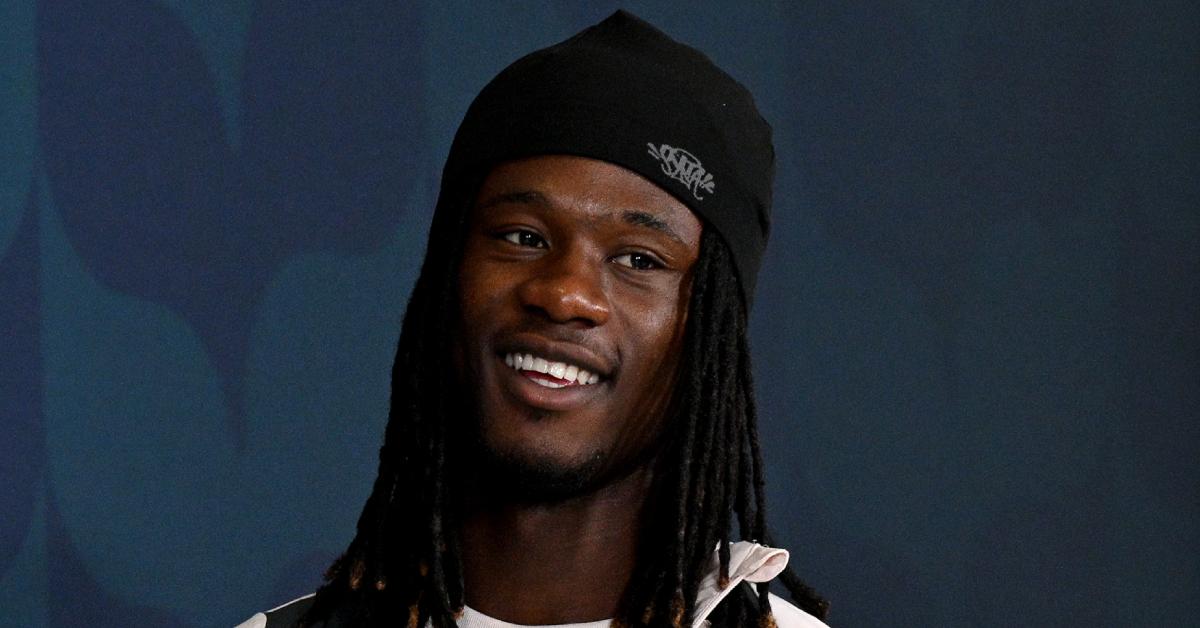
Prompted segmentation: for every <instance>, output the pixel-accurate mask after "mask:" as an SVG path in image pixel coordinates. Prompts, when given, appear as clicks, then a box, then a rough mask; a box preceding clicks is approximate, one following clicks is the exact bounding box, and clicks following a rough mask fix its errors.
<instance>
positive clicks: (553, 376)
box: [500, 353, 608, 412]
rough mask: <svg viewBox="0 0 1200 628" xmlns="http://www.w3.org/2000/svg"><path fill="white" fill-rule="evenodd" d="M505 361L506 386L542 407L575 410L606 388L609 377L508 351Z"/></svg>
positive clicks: (528, 401) (536, 406)
mask: <svg viewBox="0 0 1200 628" xmlns="http://www.w3.org/2000/svg"><path fill="white" fill-rule="evenodd" d="M504 364H505V366H506V367H507V368H505V369H503V372H504V374H503V375H501V377H500V379H501V382H502V385H503V387H504V389H505V390H506V391H507V392H508V393H509V394H510V395H512V396H513V397H515V398H516V399H517V400H518V401H520V402H521V403H523V404H525V405H529V406H533V407H535V408H540V409H542V410H549V411H553V412H562V411H566V410H573V409H576V408H579V407H582V406H583V405H585V404H587V403H589V402H590V401H591V400H592V399H593V398H594V397H596V395H598V394H599V393H600V392H601V391H602V390H604V389H607V383H608V381H607V379H605V378H602V377H600V376H599V375H597V374H595V373H591V372H589V371H587V370H586V369H582V368H580V367H579V366H577V365H574V364H570V363H567V362H561V361H551V360H547V359H545V358H541V357H538V356H536V355H533V354H528V353H526V354H521V353H507V354H505V355H504Z"/></svg>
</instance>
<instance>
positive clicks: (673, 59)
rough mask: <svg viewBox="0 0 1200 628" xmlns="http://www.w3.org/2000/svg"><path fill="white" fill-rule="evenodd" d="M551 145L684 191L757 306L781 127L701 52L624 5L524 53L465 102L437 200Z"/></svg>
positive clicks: (746, 298)
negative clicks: (775, 134) (774, 127)
mask: <svg viewBox="0 0 1200 628" xmlns="http://www.w3.org/2000/svg"><path fill="white" fill-rule="evenodd" d="M546 154H565V155H576V156H581V157H590V158H593V159H599V160H602V161H607V162H610V163H613V164H616V165H618V166H622V167H624V168H626V169H628V170H631V171H633V172H636V173H637V174H639V175H641V176H642V177H645V178H646V179H648V180H650V181H652V182H653V183H655V184H656V185H657V186H658V187H660V188H662V189H663V190H665V191H667V192H669V193H670V194H671V195H673V196H674V197H675V198H677V199H678V200H679V201H680V202H682V203H683V204H684V205H686V206H687V207H688V208H690V209H691V210H692V212H694V213H695V214H696V215H697V216H699V217H700V218H702V219H703V221H704V222H705V223H706V224H707V225H709V226H711V227H712V228H714V229H715V230H716V231H717V232H718V233H719V234H720V235H721V237H722V238H723V239H724V241H725V243H726V244H727V245H728V246H729V249H730V251H731V252H732V254H733V259H734V263H735V265H736V267H737V268H736V270H737V275H738V279H739V282H740V286H741V290H742V302H743V305H744V306H745V307H746V309H747V310H749V306H750V301H751V297H752V295H753V294H754V284H755V277H756V276H757V274H758V268H759V265H760V263H761V262H762V255H763V250H764V248H765V247H766V242H767V232H768V228H769V224H770V209H771V184H772V180H773V178H774V172H775V151H774V148H773V147H772V144H771V127H770V126H769V125H768V124H767V122H766V121H765V120H763V118H762V116H761V115H760V114H759V113H758V109H757V108H756V107H755V105H754V99H753V97H752V96H751V95H750V92H748V91H747V90H746V88H745V87H743V86H742V85H741V84H740V83H738V82H737V81H736V80H734V79H733V78H732V77H730V76H729V75H728V74H726V73H725V72H723V71H722V70H721V69H720V68H718V67H717V66H716V65H714V64H713V62H712V61H711V60H709V59H708V57H706V56H705V55H704V54H703V53H701V52H699V51H698V50H696V49H694V48H691V47H689V46H686V45H684V44H681V43H679V42H677V41H675V40H673V39H671V38H670V37H669V36H667V35H666V34H664V33H663V32H662V31H660V30H658V29H657V28H655V27H653V26H651V25H650V24H648V23H646V22H644V21H642V20H641V19H639V18H638V17H636V16H634V15H632V14H630V13H628V12H626V11H617V12H616V13H614V14H613V15H611V16H610V17H608V18H607V19H605V20H604V21H602V22H600V23H599V24H596V25H594V26H591V27H589V28H587V29H585V30H584V31H582V32H580V33H579V34H577V35H575V36H574V37H571V38H570V39H567V40H566V41H563V42H561V43H559V44H556V45H553V46H550V47H548V48H544V49H542V50H538V51H536V52H533V53H530V54H529V55H526V56H525V57H522V58H521V59H518V60H517V61H516V62H514V63H513V64H512V65H510V66H508V67H507V68H505V69H504V70H503V71H501V72H500V74H498V75H497V76H496V77H495V78H494V79H492V81H491V82H490V83H488V85H487V86H486V87H484V88H483V91H482V92H480V94H479V96H478V97H476V98H475V101H474V102H473V103H472V104H471V106H470V108H469V109H468V110H467V114H466V116H465V118H464V119H463V122H462V124H461V125H460V126H459V129H458V133H457V134H456V135H455V138H454V143H453V145H452V146H451V149H450V155H449V157H448V158H447V161H446V166H445V169H444V171H443V174H442V191H441V196H440V197H439V209H438V211H439V212H441V211H444V210H446V209H448V207H446V204H445V201H447V200H448V199H450V198H456V197H458V195H461V194H462V192H463V190H464V189H472V190H474V189H477V186H478V183H479V182H480V181H482V178H483V177H484V176H485V175H486V174H487V173H488V172H490V170H491V169H492V168H494V167H495V166H496V165H497V164H499V163H501V162H504V161H509V160H513V159H519V158H522V157H530V156H534V155H546ZM459 200H460V201H461V199H459ZM456 204H457V202H456ZM459 211H461V209H459Z"/></svg>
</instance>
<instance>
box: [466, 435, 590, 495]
mask: <svg viewBox="0 0 1200 628" xmlns="http://www.w3.org/2000/svg"><path fill="white" fill-rule="evenodd" d="M482 440H483V441H484V442H483V443H481V447H480V450H479V451H477V454H478V456H477V457H476V460H477V462H478V464H477V465H476V467H475V468H476V475H477V478H478V483H479V485H480V487H481V488H482V489H483V491H484V493H483V494H484V495H493V496H495V497H497V498H500V499H504V500H507V501H518V502H527V503H544V502H559V501H564V500H567V499H570V498H572V497H577V496H579V495H584V494H586V493H589V492H591V491H592V490H594V489H595V488H597V484H598V481H599V480H600V478H601V477H602V471H603V469H604V466H605V465H604V462H605V459H606V456H605V455H604V452H601V451H593V452H591V453H584V454H575V455H565V454H561V453H555V452H549V451H545V450H541V449H536V448H531V447H530V446H529V444H528V443H507V444H502V443H497V442H495V441H494V440H493V439H490V438H487V437H486V436H485V437H484V438H483V439H482Z"/></svg>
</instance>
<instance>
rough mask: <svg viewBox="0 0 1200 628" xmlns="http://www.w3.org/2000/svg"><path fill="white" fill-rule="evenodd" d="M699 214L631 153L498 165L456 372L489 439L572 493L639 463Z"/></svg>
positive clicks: (665, 392)
mask: <svg viewBox="0 0 1200 628" xmlns="http://www.w3.org/2000/svg"><path fill="white" fill-rule="evenodd" d="M700 233H701V224H700V221H699V220H698V219H697V218H696V217H695V216H694V215H693V214H692V213H691V211H690V210H688V208H687V207H686V206H684V205H683V204H682V203H680V202H679V201H677V200H676V199H675V198H674V197H672V196H671V195H670V194H668V193H666V192H664V191H663V190H661V189H660V188H658V187H657V186H656V185H654V184H653V183H650V182H649V181H647V180H646V179H643V178H642V177H641V176H639V175H637V174H635V173H633V172H631V171H629V170H626V169H624V168H621V167H619V166H616V165H613V164H610V163H607V162H602V161H597V160H593V159H586V158H582V157H569V156H542V157H535V158H529V159H523V160H519V161H514V162H509V163H505V164H502V165H500V166H498V167H497V168H496V169H495V170H493V171H492V172H491V173H490V174H489V175H488V177H487V178H486V179H485V181H484V182H483V185H482V188H481V189H480V192H479V195H478V196H477V198H476V202H475V205H474V207H473V209H472V211H471V214H470V219H469V225H468V231H467V236H466V242H465V249H464V252H463V260H462V268H461V272H460V276H459V282H460V283H459V304H460V307H461V319H460V321H459V330H458V334H457V338H456V343H457V345H456V347H457V355H456V356H455V358H456V360H457V365H458V370H459V376H460V383H461V385H462V387H463V390H464V391H470V393H468V394H472V395H473V401H474V409H475V411H476V414H477V417H478V421H479V423H478V428H479V434H478V436H479V437H480V439H481V440H482V443H483V445H484V447H485V450H486V452H487V453H488V455H489V457H490V458H492V459H493V460H494V461H498V462H499V463H501V466H504V467H506V468H507V469H508V470H515V471H516V472H517V473H518V474H520V476H521V477H522V479H523V481H528V482H532V483H533V484H537V483H539V482H540V483H542V484H544V485H545V486H542V487H528V488H529V489H530V490H532V491H534V492H542V493H547V494H555V495H561V496H566V495H568V494H572V493H574V492H578V491H581V490H585V489H587V488H589V487H593V486H594V485H595V484H596V483H598V482H603V481H604V480H605V479H606V478H609V477H612V476H614V475H616V474H620V473H623V472H627V471H628V470H631V469H632V468H635V466H636V465H637V464H640V463H641V462H643V461H644V460H645V459H646V455H647V454H648V453H649V452H650V451H651V449H652V447H653V446H654V445H655V444H656V442H657V439H658V436H659V435H660V433H661V431H662V426H663V424H664V418H665V414H666V411H667V405H668V403H669V401H670V398H671V395H672V390H673V388H674V385H675V375H676V371H677V368H678V362H679V354H680V345H681V341H682V337H683V328H684V321H685V319H686V317H687V303H688V295H689V293H690V286H691V269H692V266H693V265H694V264H695V261H696V258H697V256H698V255H699V250H700Z"/></svg>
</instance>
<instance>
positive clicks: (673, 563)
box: [301, 212, 828, 628]
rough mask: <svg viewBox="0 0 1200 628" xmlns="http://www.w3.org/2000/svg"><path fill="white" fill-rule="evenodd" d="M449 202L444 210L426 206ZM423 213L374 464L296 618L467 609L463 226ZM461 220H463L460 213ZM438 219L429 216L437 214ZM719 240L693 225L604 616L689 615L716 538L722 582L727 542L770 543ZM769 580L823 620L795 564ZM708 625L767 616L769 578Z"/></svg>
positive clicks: (740, 312) (661, 622)
mask: <svg viewBox="0 0 1200 628" xmlns="http://www.w3.org/2000/svg"><path fill="white" fill-rule="evenodd" d="M439 213H442V214H443V215H444V214H448V213H451V212H439ZM447 220H448V219H446V218H444V217H443V218H438V217H436V215H435V220H434V226H433V229H432V231H431V235H430V240H429V243H430V244H429V250H428V252H427V256H426V261H425V264H424V266H423V267H422V270H421V276H420V277H419V278H418V280H417V285H416V286H415V288H414V290H413V295H412V298H411V300H410V302H409V306H408V310H407V313H406V315H405V318H404V323H403V326H402V329H401V334H400V341H399V343H398V347H397V351H396V359H395V362H394V365H393V368H392V399H391V409H390V412H389V417H388V425H387V429H386V433H385V437H384V445H383V447H382V448H381V449H380V452H379V475H378V477H377V478H376V480H375V485H374V488H373V489H372V492H371V495H370V497H369V498H368V499H367V503H366V506H365V507H364V508H363V512H362V514H361V516H360V517H359V521H358V531H357V534H356V535H355V537H354V540H353V541H352V542H351V543H350V546H349V548H348V549H347V551H346V553H345V554H343V555H342V556H341V557H340V558H338V559H337V560H336V561H335V562H334V563H333V565H332V566H330V568H329V570H328V572H327V573H326V584H325V585H324V586H322V587H321V588H320V589H319V590H318V592H317V594H316V597H315V601H314V603H313V605H312V607H311V608H310V609H309V611H308V612H307V613H306V615H305V617H304V619H303V620H302V621H301V625H303V626H318V625H320V622H321V621H322V620H324V619H325V618H328V617H330V616H331V615H333V614H335V613H336V614H337V615H338V616H339V619H341V620H342V621H344V622H345V623H346V624H347V625H353V626H383V625H388V626H392V625H401V624H403V625H407V626H408V628H420V627H423V626H425V625H426V624H427V623H428V624H430V625H432V626H433V627H434V628H448V627H451V626H455V618H456V617H457V616H458V615H459V614H461V612H462V609H463V606H464V592H463V582H462V556H461V553H460V548H459V544H458V535H457V521H455V517H456V516H457V512H456V509H455V508H453V507H451V506H450V504H451V503H452V501H453V500H452V498H453V496H452V495H451V494H450V492H451V491H450V490H448V489H450V485H451V484H452V482H450V481H448V478H450V477H451V475H450V474H448V473H447V470H446V453H447V450H446V440H447V439H446V436H447V433H446V432H447V430H446V428H447V425H448V424H450V422H451V416H450V413H451V412H453V409H452V407H451V404H450V402H449V400H450V399H451V398H452V397H451V395H450V391H449V390H448V389H447V384H446V382H450V381H453V374H452V373H451V372H450V371H449V368H450V367H449V366H448V365H439V366H434V367H433V368H431V364H430V360H428V359H427V357H428V356H431V355H448V354H449V351H450V337H451V333H452V331H453V330H452V329H451V325H452V323H453V321H454V320H455V317H454V316H453V315H452V313H453V312H455V311H456V309H455V308H456V307H457V305H456V299H457V294H456V292H457V291H456V287H457V286H456V283H455V282H454V281H451V280H447V278H449V277H455V276H457V260H458V258H459V257H460V255H461V246H462V238H459V237H445V236H446V235H448V234H449V233H450V232H451V229H457V228H458V227H460V226H461V224H459V225H455V224H453V222H452V221H451V222H447ZM460 220H461V217H460ZM439 223H441V224H439ZM739 290H740V288H739V285H738V281H737V279H736V275H735V272H734V265H733V261H732V258H731V255H730V253H729V250H728V248H727V246H726V244H725V243H724V241H723V240H722V239H721V238H720V236H718V235H717V234H716V232H715V230H713V229H710V228H706V229H704V232H703V235H702V239H701V247H700V257H699V258H698V260H697V262H696V265H695V269H694V273H693V283H692V291H691V298H690V303H689V310H688V312H689V313H688V320H687V329H686V330H685V341H684V348H683V352H684V354H683V359H682V360H681V367H680V368H681V372H680V374H679V380H678V384H677V389H676V392H675V403H674V404H673V406H672V407H673V408H675V409H676V413H675V416H674V417H673V418H672V419H671V422H670V423H669V426H668V430H669V432H670V434H671V437H670V441H669V442H668V443H666V445H665V447H664V451H663V454H662V455H660V456H659V458H658V468H657V469H656V473H655V475H654V486H653V487H652V489H651V490H652V491H653V493H654V497H655V499H651V500H649V503H652V504H660V505H665V506H666V507H669V508H670V510H669V511H666V512H663V511H658V512H650V513H648V514H647V521H646V525H645V526H644V530H643V532H642V536H641V538H640V539H639V541H638V542H639V549H640V551H639V556H641V557H642V558H641V559H639V562H638V564H637V565H636V567H635V571H634V574H633V577H632V578H631V580H630V583H629V584H628V586H627V587H626V592H625V594H624V597H623V602H622V608H621V610H620V612H619V614H618V616H617V617H616V619H615V622H614V625H620V626H625V627H629V628H639V627H640V628H659V627H671V628H681V627H682V626H686V625H690V623H691V621H692V616H693V613H694V612H695V610H696V609H695V608H694V604H695V599H696V595H697V592H698V590H699V587H700V583H701V580H702V579H703V577H704V576H705V574H706V573H708V571H709V564H710V561H711V560H712V556H713V548H714V547H716V548H718V550H717V560H718V565H719V578H720V581H721V584H724V583H726V582H727V581H728V578H729V560H730V557H729V543H730V541H731V540H733V537H732V533H733V530H732V527H733V526H732V524H733V520H734V518H736V520H737V525H738V535H739V537H740V538H741V539H745V540H753V541H760V542H764V543H770V537H769V535H768V533H767V528H766V500H765V494H764V481H763V463H762V456H761V451H760V447H759V443H758V431H757V425H756V423H757V421H756V413H755V404H754V390H753V381H752V377H751V364H750V354H749V348H748V343H747V337H746V317H745V311H744V306H743V305H742V301H741V295H740V292H739ZM781 581H782V582H783V584H784V587H785V588H786V589H787V590H788V592H789V593H790V596H791V598H792V599H793V601H794V602H795V603H796V604H797V605H798V606H799V607H800V608H802V609H804V610H805V611H807V612H808V613H810V614H812V615H814V616H816V617H819V618H824V617H825V615H826V612H827V609H828V604H827V603H826V602H825V600H823V599H821V598H820V597H819V596H817V595H816V594H815V593H814V592H813V590H812V589H811V588H809V587H808V586H807V585H805V584H804V583H803V582H802V581H801V580H800V579H799V578H797V577H796V576H795V575H794V574H793V573H791V572H790V570H789V571H785V573H784V574H783V576H782V578H781ZM709 619H710V621H711V622H712V623H713V625H714V626H731V627H732V626H746V625H758V626H762V627H771V626H774V618H773V616H772V614H771V605H770V601H769V598H768V584H767V583H761V584H758V585H756V588H755V590H754V592H753V594H752V595H731V596H729V597H728V598H726V600H725V601H724V602H723V603H722V605H721V608H720V609H719V611H718V612H717V613H715V614H713V615H712V616H710V617H709Z"/></svg>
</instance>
